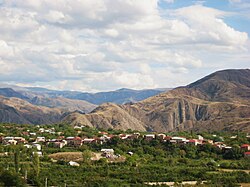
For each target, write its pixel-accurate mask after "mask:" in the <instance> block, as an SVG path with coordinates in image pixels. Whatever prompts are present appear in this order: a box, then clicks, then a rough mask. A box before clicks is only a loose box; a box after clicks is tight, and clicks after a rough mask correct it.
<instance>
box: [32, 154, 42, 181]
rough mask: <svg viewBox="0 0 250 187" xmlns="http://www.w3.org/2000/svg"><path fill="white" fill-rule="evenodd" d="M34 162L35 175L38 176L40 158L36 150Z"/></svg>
mask: <svg viewBox="0 0 250 187" xmlns="http://www.w3.org/2000/svg"><path fill="white" fill-rule="evenodd" d="M32 164H33V168H34V171H35V175H36V176H37V177H38V176H39V173H40V159H39V156H38V154H37V152H34V154H33V160H32Z"/></svg>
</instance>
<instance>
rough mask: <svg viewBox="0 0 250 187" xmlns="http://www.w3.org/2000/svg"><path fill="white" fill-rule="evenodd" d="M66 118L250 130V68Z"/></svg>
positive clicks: (105, 124)
mask: <svg viewBox="0 0 250 187" xmlns="http://www.w3.org/2000/svg"><path fill="white" fill-rule="evenodd" d="M64 120H65V121H67V122H69V123H72V124H75V123H78V124H83V125H88V126H95V127H102V128H110V127H112V128H116V129H129V128H130V129H134V130H143V129H145V130H147V131H159V132H160V131H163V132H165V131H179V130H191V129H192V130H196V131H201V130H207V131H213V130H228V131H229V130H243V131H247V132H250V70H249V69H243V70H223V71H218V72H215V73H213V74H211V75H208V76H206V77H204V78H202V79H200V80H198V81H196V82H194V83H192V84H190V85H187V86H185V87H180V88H176V89H174V90H171V91H169V92H165V93H162V94H159V95H156V96H153V97H150V98H148V99H146V100H144V101H141V102H138V103H136V104H126V105H115V104H104V105H101V106H100V107H98V108H97V109H96V110H94V111H93V112H91V113H90V114H87V115H83V114H76V113H74V114H70V115H68V116H67V117H66V118H65V119H64Z"/></svg>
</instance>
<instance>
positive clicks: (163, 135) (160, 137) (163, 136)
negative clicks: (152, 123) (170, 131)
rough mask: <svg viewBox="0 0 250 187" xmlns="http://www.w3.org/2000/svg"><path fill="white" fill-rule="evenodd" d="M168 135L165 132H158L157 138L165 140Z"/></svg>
mask: <svg viewBox="0 0 250 187" xmlns="http://www.w3.org/2000/svg"><path fill="white" fill-rule="evenodd" d="M165 137H166V135H165V134H157V139H159V140H161V141H163V140H165Z"/></svg>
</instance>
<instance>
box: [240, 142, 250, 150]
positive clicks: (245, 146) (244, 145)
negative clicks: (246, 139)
mask: <svg viewBox="0 0 250 187" xmlns="http://www.w3.org/2000/svg"><path fill="white" fill-rule="evenodd" d="M240 148H241V149H243V150H245V151H250V145H249V144H243V145H241V146H240Z"/></svg>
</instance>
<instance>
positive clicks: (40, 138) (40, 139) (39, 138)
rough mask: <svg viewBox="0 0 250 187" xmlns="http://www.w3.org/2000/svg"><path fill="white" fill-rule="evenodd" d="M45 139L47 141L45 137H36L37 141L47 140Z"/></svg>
mask: <svg viewBox="0 0 250 187" xmlns="http://www.w3.org/2000/svg"><path fill="white" fill-rule="evenodd" d="M45 141H46V139H45V137H37V138H36V142H45Z"/></svg>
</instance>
